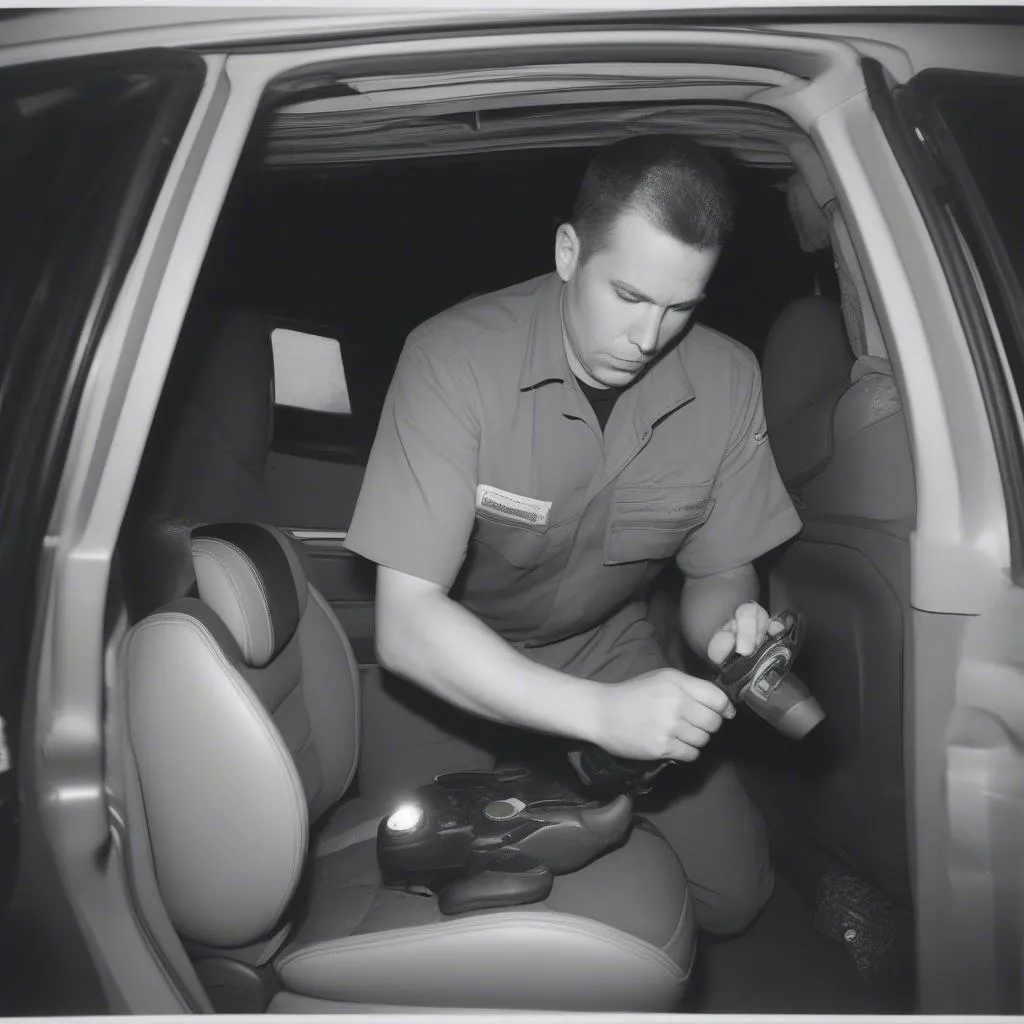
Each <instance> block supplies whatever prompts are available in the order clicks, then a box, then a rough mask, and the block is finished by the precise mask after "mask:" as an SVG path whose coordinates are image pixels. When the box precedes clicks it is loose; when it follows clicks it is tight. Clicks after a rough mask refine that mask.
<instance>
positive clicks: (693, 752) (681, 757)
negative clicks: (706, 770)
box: [672, 743, 700, 761]
mask: <svg viewBox="0 0 1024 1024" xmlns="http://www.w3.org/2000/svg"><path fill="white" fill-rule="evenodd" d="M698 757H700V751H699V750H698V749H697V748H696V747H691V746H690V745H689V744H688V743H680V744H679V749H678V750H677V751H676V752H675V753H673V754H672V760H673V761H696V760H697V758H698Z"/></svg>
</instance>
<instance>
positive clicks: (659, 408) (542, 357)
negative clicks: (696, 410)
mask: <svg viewBox="0 0 1024 1024" xmlns="http://www.w3.org/2000/svg"><path fill="white" fill-rule="evenodd" d="M563 287H564V285H563V283H562V279H561V278H560V277H559V276H558V275H557V274H555V273H552V274H551V275H550V277H549V278H548V280H547V281H546V282H545V283H544V285H543V287H542V288H541V291H540V296H539V300H538V302H537V307H536V311H535V313H534V316H533V320H532V322H531V324H530V337H529V341H528V344H527V351H526V358H525V359H524V360H523V370H522V373H521V374H520V376H519V390H520V391H529V390H531V389H533V388H536V387H539V386H540V385H541V384H547V383H549V382H554V381H558V382H559V383H562V384H564V383H565V382H566V381H567V380H568V378H569V377H570V376H571V374H572V371H571V370H570V368H569V360H568V358H567V357H566V354H565V345H564V342H563V340H562V307H561V302H562V289H563ZM685 346H686V337H685V336H684V337H683V338H682V339H681V340H680V341H679V342H678V343H677V344H676V345H675V346H674V347H673V348H672V349H671V350H670V351H668V352H666V353H664V355H663V356H662V357H661V358H660V359H659V360H658V363H657V365H655V366H652V367H651V368H650V369H649V370H648V371H647V372H646V373H645V374H644V376H643V377H642V378H641V379H640V380H639V381H637V382H636V384H634V385H633V386H632V387H631V388H630V389H629V390H630V391H632V392H635V394H636V406H635V409H634V417H633V418H634V422H635V423H636V425H637V427H638V429H640V430H641V431H642V430H643V429H645V428H647V427H650V426H653V425H654V423H656V422H657V421H658V420H660V419H661V418H662V417H664V416H667V415H668V414H669V413H670V412H672V411H673V410H674V409H677V408H678V407H679V406H681V405H684V404H685V403H687V402H689V401H690V400H691V399H692V398H693V397H694V390H693V384H692V383H691V381H690V378H689V376H688V375H687V373H686V370H685V368H684V367H683V356H684V354H685Z"/></svg>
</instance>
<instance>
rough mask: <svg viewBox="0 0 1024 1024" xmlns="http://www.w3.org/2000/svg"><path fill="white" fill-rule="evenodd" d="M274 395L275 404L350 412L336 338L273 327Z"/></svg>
mask: <svg viewBox="0 0 1024 1024" xmlns="http://www.w3.org/2000/svg"><path fill="white" fill-rule="evenodd" d="M270 340H271V343H272V344H273V348H274V395H275V402H276V404H277V405H279V406H286V407H288V408H290V409H305V410H306V411H308V412H323V413H334V414H335V415H340V416H351V415H352V400H351V399H350V398H349V393H348V379H347V377H346V376H345V363H344V361H343V360H342V357H341V345H340V344H339V342H338V339H337V338H326V337H324V336H322V335H320V334H309V333H307V332H306V331H297V330H294V329H292V328H289V327H275V328H274V330H273V331H271V334H270Z"/></svg>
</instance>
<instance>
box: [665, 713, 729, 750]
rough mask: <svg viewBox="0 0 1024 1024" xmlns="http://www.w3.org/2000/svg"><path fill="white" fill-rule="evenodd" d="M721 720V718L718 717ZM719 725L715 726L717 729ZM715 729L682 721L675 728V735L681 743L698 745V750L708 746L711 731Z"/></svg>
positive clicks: (692, 745)
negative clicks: (705, 728)
mask: <svg viewBox="0 0 1024 1024" xmlns="http://www.w3.org/2000/svg"><path fill="white" fill-rule="evenodd" d="M718 722H719V723H720V722H721V719H720V718H719V719H718ZM717 728H718V725H716V726H715V729H717ZM714 731H715V730H714V729H712V730H710V731H707V730H704V729H701V728H698V727H697V726H696V725H694V724H693V723H692V722H680V723H679V724H678V725H677V726H676V728H675V737H676V739H677V740H679V741H680V743H685V744H687V745H688V746H691V747H696V748H697V749H698V750H699V749H701V748H702V747H705V746H707V744H708V742H709V741H710V739H711V733H712V732H714Z"/></svg>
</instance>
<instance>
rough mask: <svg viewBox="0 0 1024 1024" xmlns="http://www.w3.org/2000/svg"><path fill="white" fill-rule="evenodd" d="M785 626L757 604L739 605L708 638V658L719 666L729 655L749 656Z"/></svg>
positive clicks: (752, 602) (751, 602)
mask: <svg viewBox="0 0 1024 1024" xmlns="http://www.w3.org/2000/svg"><path fill="white" fill-rule="evenodd" d="M784 628H785V627H784V626H783V625H782V623H781V622H776V621H775V620H774V619H773V618H772V617H771V616H770V615H769V614H768V612H766V611H765V610H764V609H763V608H762V607H761V606H760V605H759V604H757V603H755V602H754V601H747V602H745V603H744V604H741V605H740V606H739V607H738V608H737V609H736V611H735V612H734V613H733V617H732V618H731V619H729V620H728V622H725V623H723V624H722V625H721V626H719V628H718V629H717V631H716V632H715V635H714V636H713V637H712V638H711V639H710V640H709V641H708V660H709V661H710V662H711V663H712V664H713V665H721V664H722V662H723V661H725V659H726V658H728V657H729V655H730V654H732V653H733V651H735V652H736V653H737V654H741V655H744V656H745V655H748V654H753V652H754V651H756V650H757V649H758V647H760V646H761V644H763V643H764V641H765V638H766V637H768V636H778V635H779V633H781V632H782V631H783V629H784Z"/></svg>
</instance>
